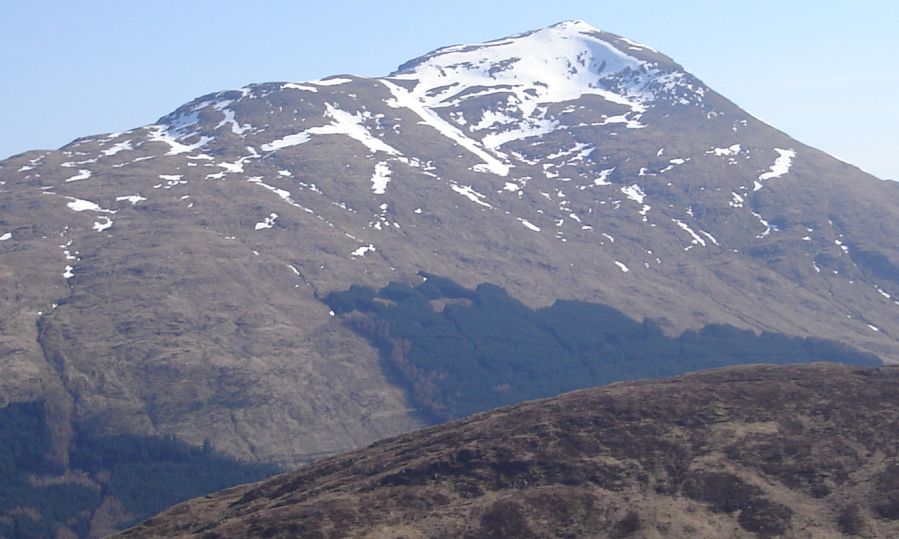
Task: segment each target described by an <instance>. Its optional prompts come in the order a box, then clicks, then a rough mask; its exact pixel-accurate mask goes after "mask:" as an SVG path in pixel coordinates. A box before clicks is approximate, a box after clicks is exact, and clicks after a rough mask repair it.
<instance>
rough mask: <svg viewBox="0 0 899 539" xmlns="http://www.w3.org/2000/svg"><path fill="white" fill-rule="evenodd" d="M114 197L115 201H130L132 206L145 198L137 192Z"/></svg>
mask: <svg viewBox="0 0 899 539" xmlns="http://www.w3.org/2000/svg"><path fill="white" fill-rule="evenodd" d="M115 199H116V202H122V201H123V200H127V201H128V202H130V203H131V205H132V206H134V205H135V204H137V203H138V202H141V201H143V200H147V199H146V198H144V197H142V196H140V193H138V194H136V195H127V196H122V197H115Z"/></svg>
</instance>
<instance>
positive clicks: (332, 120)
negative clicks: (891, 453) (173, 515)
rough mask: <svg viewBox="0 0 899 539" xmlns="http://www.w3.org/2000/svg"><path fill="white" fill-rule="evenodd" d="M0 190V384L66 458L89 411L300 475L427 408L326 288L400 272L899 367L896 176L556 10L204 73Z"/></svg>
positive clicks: (14, 169)
mask: <svg viewBox="0 0 899 539" xmlns="http://www.w3.org/2000/svg"><path fill="white" fill-rule="evenodd" d="M822 113H826V112H822ZM0 189H2V190H3V196H2V199H0V207H2V212H0V364H2V368H3V373H4V376H3V377H2V379H0V398H2V400H3V401H4V402H6V401H9V402H35V401H40V402H43V403H45V407H46V410H47V413H46V416H47V421H48V422H49V424H50V425H51V426H52V428H51V430H50V438H51V440H52V445H53V447H54V450H53V452H52V455H51V458H52V460H53V461H54V462H55V463H56V464H57V465H59V466H65V465H67V458H68V457H67V455H68V453H67V448H69V447H71V445H72V444H73V440H74V439H75V437H76V436H77V433H78V432H79V431H82V430H89V431H90V432H92V433H97V434H100V435H117V434H121V433H132V434H140V435H146V436H160V435H168V434H172V435H177V436H178V437H180V438H181V439H183V440H184V441H187V442H189V443H192V444H195V445H198V446H199V445H202V444H203V443H204V441H208V442H209V444H211V446H213V447H215V448H217V449H219V450H221V451H224V452H226V453H228V454H230V455H232V456H236V457H241V458H245V459H254V460H259V461H267V462H277V463H280V464H286V465H293V464H296V463H300V462H306V461H309V460H312V459H316V458H320V457H321V456H324V455H329V454H332V453H334V452H337V451H341V450H345V449H348V448H352V447H358V446H360V445H364V444H367V443H369V442H371V441H373V440H376V439H379V438H383V437H385V436H388V435H391V434H396V433H398V432H403V431H407V430H410V429H413V428H415V427H418V426H421V425H422V424H423V423H424V421H423V419H422V417H421V416H420V415H419V413H418V410H416V408H417V406H415V405H414V404H413V403H411V402H410V400H409V392H408V390H409V388H408V387H405V386H404V385H403V384H402V383H401V382H398V381H397V379H396V377H395V374H396V373H395V372H392V371H385V363H384V361H383V358H382V357H381V356H379V352H378V350H376V349H375V348H373V346H372V344H371V343H370V341H368V340H366V339H364V338H363V337H361V336H359V335H358V334H357V333H356V332H355V331H354V329H353V328H352V327H351V325H350V324H348V323H347V322H346V320H345V318H344V317H342V316H335V315H337V314H340V313H334V312H333V311H332V309H331V308H329V306H327V305H325V304H324V303H323V302H322V299H323V298H325V297H327V296H328V294H329V293H331V292H335V291H343V290H347V289H350V288H351V287H353V286H354V285H357V287H358V286H362V287H372V288H374V289H380V288H382V287H385V286H387V285H388V283H390V282H391V281H395V282H399V283H404V284H406V285H418V284H420V283H421V282H422V280H423V279H422V277H421V275H422V272H424V274H429V275H437V276H442V277H446V278H448V279H452V280H453V281H455V282H457V283H459V284H460V285H462V286H463V287H467V288H468V289H473V288H475V287H476V286H478V285H480V284H483V283H493V284H495V285H498V286H499V287H502V288H504V289H505V290H506V291H507V292H508V294H509V295H510V296H512V297H514V298H517V299H520V300H521V301H522V302H524V304H525V305H526V306H527V307H529V308H539V307H545V306H549V305H552V304H553V303H554V302H556V301H557V300H559V299H564V300H579V301H583V302H591V303H593V304H602V305H604V306H607V307H608V308H610V309H615V310H617V311H620V312H622V313H624V314H626V315H627V316H629V317H631V318H633V319H634V320H636V321H638V322H637V323H638V324H639V321H640V320H643V319H644V318H646V319H649V321H647V322H646V323H647V324H650V321H651V324H650V325H652V327H658V328H660V331H664V332H665V333H666V334H667V335H671V336H675V335H679V334H681V333H682V332H684V331H685V330H698V329H700V328H703V327H705V326H707V325H709V324H730V325H733V326H737V327H739V328H743V329H748V330H753V331H756V332H766V335H774V334H786V335H789V336H796V337H803V338H805V337H808V338H819V339H820V338H826V339H831V340H834V341H837V342H839V343H842V344H843V345H846V346H850V347H854V348H856V349H858V350H860V351H862V352H867V353H871V354H876V355H877V356H879V357H880V358H881V359H883V360H885V361H896V360H899V340H897V339H899V322H897V321H899V317H897V316H896V314H897V312H899V310H897V309H899V301H897V299H899V245H897V243H896V239H895V233H894V232H895V231H896V230H899V185H897V184H892V183H888V182H883V181H880V180H877V179H876V178H874V177H872V176H869V175H867V174H864V173H863V172H861V171H859V170H858V169H857V168H855V167H853V166H851V165H848V164H846V163H843V162H840V161H838V160H837V159H834V158H833V157H831V156H828V155H826V154H824V153H822V152H820V151H818V150H816V149H814V148H811V147H808V146H806V145H804V144H802V143H801V142H799V141H796V140H794V139H791V138H790V137H789V136H787V135H786V134H784V133H782V132H780V131H777V130H776V129H774V128H772V127H770V126H768V125H766V124H764V123H762V122H760V121H759V120H757V119H755V118H753V117H752V116H750V115H749V114H747V113H746V112H744V111H742V110H741V109H739V108H738V107H737V106H736V105H735V104H733V103H731V102H730V101H728V100H727V99H726V98H725V97H723V96H721V95H719V94H717V93H716V92H715V91H714V90H712V89H710V88H708V87H707V86H705V85H704V84H703V83H702V82H700V81H699V80H698V79H697V78H695V77H694V76H693V75H691V74H689V73H687V72H685V71H684V70H683V69H682V68H681V67H680V66H679V65H677V64H676V63H675V62H674V61H672V60H671V59H670V58H668V57H666V56H664V55H663V54H662V53H660V52H657V51H655V50H653V49H652V48H650V47H648V46H646V45H640V44H638V43H634V42H632V41H630V40H627V39H626V38H623V37H619V36H616V35H614V34H610V33H607V32H602V31H599V30H596V29H594V28H592V27H590V26H589V25H587V24H585V23H583V22H579V21H574V22H563V23H559V24H557V25H554V26H550V27H548V28H545V29H542V30H537V31H533V32H528V33H525V34H520V35H516V36H511V37H508V38H503V39H499V40H496V41H491V42H487V43H482V44H475V45H457V46H453V47H447V48H443V49H438V50H437V51H434V52H432V53H429V54H426V55H425V56H423V57H421V58H418V59H415V60H412V61H409V62H406V63H405V64H402V65H401V66H400V68H399V69H398V70H397V71H396V72H394V73H392V74H391V75H389V76H385V77H380V78H360V77H355V76H351V75H340V76H336V77H330V78H327V79H324V80H317V81H307V82H273V83H264V84H254V85H250V86H247V87H245V88H241V89H238V90H230V91H222V92H216V93H212V94H209V95H206V96H202V97H200V98H198V99H196V100H194V101H192V102H190V103H187V104H185V105H183V106H181V107H179V108H177V109H176V110H175V111H174V112H172V113H171V114H169V115H166V116H165V117H163V118H161V119H159V120H158V121H157V122H155V123H153V124H151V125H147V126H142V127H137V128H135V129H132V130H129V131H126V132H123V133H112V134H106V135H99V136H90V137H85V138H81V139H78V140H76V141H73V142H72V143H70V144H68V145H66V146H65V147H63V148H60V149H59V150H56V151H34V152H28V153H25V154H21V155H18V156H14V157H12V158H10V159H7V160H6V161H3V162H2V163H0ZM444 300H445V301H444ZM377 301H378V302H381V303H383V304H385V305H386V304H391V301H393V300H390V299H387V298H377ZM435 301H436V300H435ZM441 302H443V303H441ZM447 302H450V303H452V302H456V303H457V304H458V303H460V302H464V298H448V299H447V298H439V301H436V302H435V303H434V304H433V305H432V307H433V309H434V310H435V311H439V310H441V309H445V307H446V303H447ZM394 303H395V302H394ZM453 308H454V307H453V306H452V305H451V306H450V308H449V311H448V312H449V313H450V314H451V313H452V312H453ZM441 312H442V311H441ZM344 316H353V315H352V313H349V314H347V315H344ZM689 335H690V334H688V337H689ZM610 338H616V339H618V338H619V337H617V336H612V337H610ZM790 342H793V341H790ZM757 360H758V361H764V360H765V358H764V357H759V358H757ZM502 372H506V371H502ZM510 372H512V371H511V370H510ZM510 376H511V375H510ZM433 380H434V381H435V383H437V382H438V381H439V380H441V378H440V375H439V373H435V374H434V379H433ZM515 383H516V381H515V380H514V377H511V378H510V379H509V380H508V382H507V383H505V384H497V386H496V388H495V391H497V392H501V391H506V390H507V389H508V388H512V389H510V390H509V391H512V390H514V387H515Z"/></svg>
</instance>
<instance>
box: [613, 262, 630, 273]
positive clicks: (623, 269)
mask: <svg viewBox="0 0 899 539" xmlns="http://www.w3.org/2000/svg"><path fill="white" fill-rule="evenodd" d="M615 265H616V266H618V269H620V270H621V271H622V272H624V273H627V272H629V271H630V269H629V268H628V267H627V266H625V265H624V263H623V262H619V261H617V260H616V261H615Z"/></svg>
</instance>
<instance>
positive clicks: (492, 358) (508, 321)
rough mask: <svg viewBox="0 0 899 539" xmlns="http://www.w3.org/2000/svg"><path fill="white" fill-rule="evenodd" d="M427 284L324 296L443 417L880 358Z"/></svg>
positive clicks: (498, 291) (827, 345) (831, 345)
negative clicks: (598, 389)
mask: <svg viewBox="0 0 899 539" xmlns="http://www.w3.org/2000/svg"><path fill="white" fill-rule="evenodd" d="M424 276H425V277H427V279H426V280H425V282H424V283H422V284H420V285H419V286H417V287H414V288H413V287H410V286H408V285H404V284H400V283H395V282H391V283H390V284H388V285H387V286H386V287H384V288H382V289H381V290H377V291H375V290H373V289H371V288H367V287H363V286H356V285H354V286H352V287H350V289H349V290H347V291H344V292H334V293H331V294H329V295H328V296H326V297H325V298H324V301H325V303H327V304H328V305H329V306H330V307H331V309H332V310H333V311H334V312H335V313H337V314H339V315H341V316H342V317H343V318H344V320H346V322H347V323H348V324H349V325H350V326H351V327H352V328H354V329H355V330H356V331H357V332H359V333H360V334H362V335H364V336H366V337H367V338H368V339H370V340H371V341H372V342H373V343H374V344H375V345H376V346H377V347H378V348H379V350H380V351H381V353H382V356H383V359H384V362H385V369H386V370H387V371H389V372H390V373H391V374H392V376H394V377H397V376H398V377H399V378H400V379H401V380H402V381H403V384H404V385H405V386H406V387H408V388H409V390H410V392H411V395H412V398H413V399H414V401H415V403H416V405H417V406H419V407H420V408H422V409H423V410H425V411H427V412H428V413H429V414H430V416H431V417H432V419H434V420H435V421H442V420H448V419H452V418H457V417H463V416H466V415H469V414H472V413H475V412H479V411H483V410H489V409H492V408H496V407H499V406H504V405H507V404H512V403H515V402H520V401H523V400H530V399H536V398H540V397H548V396H552V395H557V394H559V393H563V392H566V391H571V390H573V389H579V388H584V387H592V386H598V385H603V384H608V383H611V382H616V381H621V380H632V379H638V378H664V377H669V376H675V375H678V374H683V373H687V372H692V371H697V370H701V369H708V368H714V367H723V366H727V365H738V364H748V363H773V364H788V363H806V362H812V361H832V362H840V363H848V364H851V365H860V366H877V365H881V364H882V363H881V361H880V360H879V359H878V358H877V357H876V356H874V355H871V354H868V353H864V352H860V351H857V350H855V349H853V348H850V347H848V346H844V345H842V344H839V343H835V342H831V341H826V340H823V339H816V338H801V337H791V336H787V335H782V334H778V333H770V332H763V333H761V334H760V335H759V334H756V333H754V332H753V331H750V330H742V329H738V328H735V327H732V326H726V325H718V324H715V325H709V326H706V327H704V328H702V329H700V330H698V331H686V332H684V333H683V334H681V335H679V336H677V337H669V336H667V335H665V334H664V333H663V332H662V331H661V329H660V328H659V326H658V325H657V324H656V323H655V322H653V321H652V320H650V319H644V320H643V321H642V322H637V321H635V320H632V319H631V318H628V317H627V316H625V315H624V314H623V313H621V312H619V311H617V310H615V309H613V308H611V307H609V306H606V305H599V304H593V303H587V302H582V301H570V300H559V301H556V302H555V303H554V304H553V305H552V306H550V307H546V308H542V309H537V310H533V309H530V308H528V307H527V306H525V305H523V304H522V303H521V302H519V301H517V300H516V299H514V298H512V297H510V296H509V295H508V294H507V293H506V291H505V290H503V289H502V288H500V287H498V286H495V285H492V284H481V285H479V286H478V287H477V288H476V289H475V290H468V289H466V288H464V287H461V286H459V285H458V284H456V283H454V282H452V281H450V280H449V279H445V278H441V277H438V276H434V275H424Z"/></svg>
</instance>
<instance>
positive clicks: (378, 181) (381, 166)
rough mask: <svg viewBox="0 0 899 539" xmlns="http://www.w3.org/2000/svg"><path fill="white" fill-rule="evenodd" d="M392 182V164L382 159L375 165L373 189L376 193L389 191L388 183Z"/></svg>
mask: <svg viewBox="0 0 899 539" xmlns="http://www.w3.org/2000/svg"><path fill="white" fill-rule="evenodd" d="M388 183H390V166H389V165H388V164H387V161H381V162H380V163H378V164H377V165H375V172H374V174H372V177H371V190H372V191H374V193H375V194H376V195H383V194H384V193H386V192H387V184H388Z"/></svg>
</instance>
